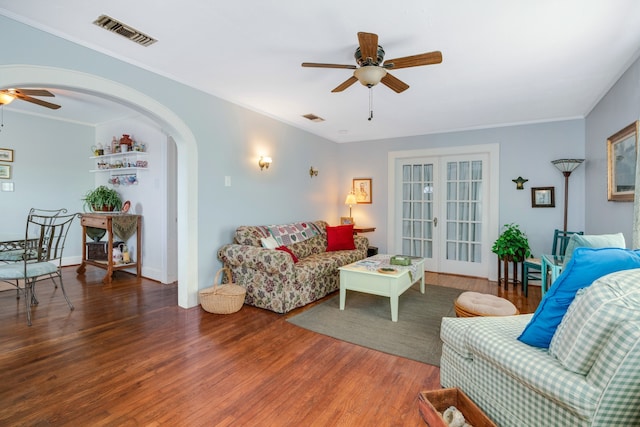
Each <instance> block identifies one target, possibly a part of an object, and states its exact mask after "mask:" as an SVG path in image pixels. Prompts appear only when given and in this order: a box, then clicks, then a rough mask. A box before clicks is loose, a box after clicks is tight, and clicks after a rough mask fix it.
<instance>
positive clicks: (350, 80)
mask: <svg viewBox="0 0 640 427" xmlns="http://www.w3.org/2000/svg"><path fill="white" fill-rule="evenodd" d="M357 81H358V79H356V78H355V76H351V77H349V78H348V79H347V80H345V81H344V82H342V83H341V84H340V85H339V86H338V87H336V88H335V89H334V90H332V91H331V92H342V91H343V90H345V89H346V88H348V87H349V86H351V85H352V84H354V83H355V82H357Z"/></svg>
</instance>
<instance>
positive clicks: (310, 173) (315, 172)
mask: <svg viewBox="0 0 640 427" xmlns="http://www.w3.org/2000/svg"><path fill="white" fill-rule="evenodd" d="M309 176H310V177H311V178H313V177H314V176H318V169H314V168H313V166H311V168H310V169H309Z"/></svg>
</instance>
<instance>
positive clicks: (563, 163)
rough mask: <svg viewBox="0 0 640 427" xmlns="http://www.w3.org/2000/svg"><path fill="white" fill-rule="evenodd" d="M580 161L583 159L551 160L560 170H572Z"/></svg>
mask: <svg viewBox="0 0 640 427" xmlns="http://www.w3.org/2000/svg"><path fill="white" fill-rule="evenodd" d="M582 162H584V159H558V160H552V161H551V163H553V165H554V166H555V167H557V168H558V170H559V171H560V172H573V170H574V169H575V168H577V167H578V166H580V165H581V164H582Z"/></svg>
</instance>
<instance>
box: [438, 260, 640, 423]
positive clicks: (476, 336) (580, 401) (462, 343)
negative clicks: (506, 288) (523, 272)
mask: <svg viewBox="0 0 640 427" xmlns="http://www.w3.org/2000/svg"><path fill="white" fill-rule="evenodd" d="M581 251H582V249H578V250H577V252H576V253H575V254H576V255H574V259H575V257H576V256H577V257H578V258H581V257H580V252H581ZM607 251H609V250H608V249H607V250H603V251H601V252H599V253H598V252H594V253H588V254H586V255H589V256H590V257H591V258H589V257H587V258H586V259H583V261H584V262H583V264H582V272H580V273H579V272H577V271H575V270H580V269H579V268H577V267H576V266H574V265H572V264H570V265H569V266H570V267H575V268H573V270H574V272H573V273H574V274H581V275H582V276H589V275H590V274H595V275H596V276H598V275H599V274H600V273H594V272H593V269H594V265H595V264H594V260H596V259H598V257H599V255H601V254H606V253H608V252H607ZM618 251H620V252H618V253H616V254H615V255H616V256H619V257H624V258H625V262H629V264H627V266H626V267H624V268H627V267H634V266H635V265H638V264H640V256H639V254H638V253H637V251H629V250H618ZM582 258H584V256H583V257H582ZM579 261H580V260H577V261H576V262H579ZM571 262H574V260H573V259H572V261H571ZM588 263H591V265H590V266H589V265H588ZM612 268H613V269H614V270H615V268H616V267H612ZM563 274H564V273H563ZM570 274H571V272H567V275H570ZM582 276H581V277H582ZM561 277H562V276H561ZM558 280H560V278H559V279H558ZM569 280H570V278H568V277H565V280H564V282H565V283H564V285H565V287H566V286H567V283H569ZM584 280H586V281H587V282H589V280H591V278H590V277H586V278H585V279H584ZM556 282H557V281H556ZM639 284H640V268H631V269H626V270H624V271H617V272H613V273H610V274H606V275H604V276H601V277H600V278H598V279H596V280H595V281H593V284H590V282H589V283H586V284H584V286H582V285H583V284H580V283H577V284H574V285H575V287H577V288H579V289H577V290H576V292H575V295H574V298H569V300H568V301H565V300H566V299H567V295H568V294H567V293H566V292H565V293H563V292H562V290H561V289H560V290H559V291H558V292H556V295H555V297H557V301H555V302H558V301H560V304H561V305H562V304H568V309H566V312H564V314H560V318H559V324H558V325H557V327H556V329H553V327H552V326H549V325H548V324H544V325H536V322H537V321H539V320H540V318H542V317H544V316H543V314H544V313H543V312H544V310H545V309H549V307H551V305H552V303H553V300H552V298H553V296H554V295H553V294H551V295H552V296H551V297H550V298H549V300H548V301H545V298H546V297H547V295H549V294H545V297H544V298H543V300H542V301H541V303H540V307H538V310H536V313H534V314H528V315H520V316H508V317H476V318H444V319H443V320H442V329H441V338H442V340H443V348H442V358H441V371H440V382H441V385H442V386H443V387H458V388H460V389H462V390H463V391H464V392H465V393H466V394H467V395H468V396H469V397H470V398H471V399H472V400H474V401H475V402H476V403H477V404H478V405H479V406H480V407H481V408H482V409H483V410H484V411H485V412H486V414H487V415H488V416H489V417H490V418H491V419H493V420H494V421H495V422H496V423H497V424H498V425H500V426H518V427H521V426H536V427H537V426H632V425H633V426H638V425H640V285H639ZM555 286H556V283H554V285H553V286H552V287H551V288H550V292H551V291H553V290H554V287H555ZM581 286H582V287H581ZM565 291H566V289H565ZM569 293H571V292H569ZM569 296H571V295H569ZM545 302H546V303H547V304H544V303H545ZM541 307H542V308H541ZM556 308H557V307H556ZM554 316H556V314H554ZM536 317H537V319H536ZM534 326H541V327H542V329H541V331H542V332H543V334H544V333H549V332H550V334H549V335H548V336H547V337H542V343H537V342H535V344H536V345H529V344H527V343H525V342H522V339H524V337H525V331H526V330H527V328H532V327H534ZM548 329H552V330H551V331H549V330H548ZM529 332H530V331H529ZM549 337H551V341H550V344H549V345H548V348H545V347H544V346H545V342H546V341H547V340H548V338H549ZM529 338H532V337H530V336H529V337H527V339H525V341H526V340H528V339H529ZM537 338H539V337H535V338H534V341H535V339H537Z"/></svg>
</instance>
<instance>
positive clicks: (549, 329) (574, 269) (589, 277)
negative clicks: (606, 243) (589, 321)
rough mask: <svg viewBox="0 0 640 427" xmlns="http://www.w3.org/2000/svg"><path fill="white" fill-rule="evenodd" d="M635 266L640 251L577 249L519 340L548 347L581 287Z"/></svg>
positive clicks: (639, 265) (535, 345)
mask: <svg viewBox="0 0 640 427" xmlns="http://www.w3.org/2000/svg"><path fill="white" fill-rule="evenodd" d="M632 268H640V250H636V251H632V250H630V249H620V248H601V249H590V248H576V250H575V251H574V252H573V256H572V257H571V261H569V263H568V264H567V265H566V267H565V268H564V269H563V270H562V274H560V277H558V278H557V279H556V281H555V282H554V283H553V285H552V286H551V288H550V289H549V291H548V292H547V293H546V294H544V297H542V301H540V305H538V308H537V309H536V312H535V313H534V314H533V317H532V318H531V320H530V321H529V323H528V324H527V326H526V327H525V328H524V331H522V334H521V335H520V336H519V337H518V339H519V340H520V341H522V342H523V343H525V344H529V345H532V346H534V347H542V348H548V347H549V343H551V338H553V334H555V332H556V329H557V328H558V325H559V324H560V322H561V321H562V317H563V316H564V314H565V313H566V311H567V309H568V308H569V305H571V302H572V301H573V299H574V297H575V296H576V292H578V290H579V289H582V288H586V287H587V286H589V285H591V283H593V281H595V280H597V279H599V278H600V277H602V276H604V275H607V274H609V273H613V272H615V271H621V270H629V269H632Z"/></svg>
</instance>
